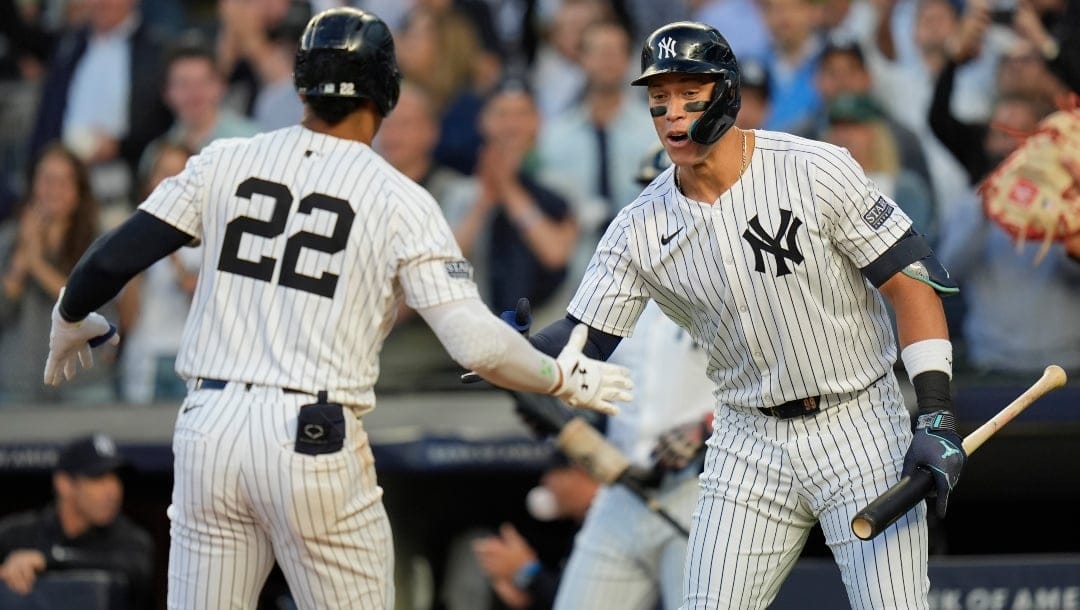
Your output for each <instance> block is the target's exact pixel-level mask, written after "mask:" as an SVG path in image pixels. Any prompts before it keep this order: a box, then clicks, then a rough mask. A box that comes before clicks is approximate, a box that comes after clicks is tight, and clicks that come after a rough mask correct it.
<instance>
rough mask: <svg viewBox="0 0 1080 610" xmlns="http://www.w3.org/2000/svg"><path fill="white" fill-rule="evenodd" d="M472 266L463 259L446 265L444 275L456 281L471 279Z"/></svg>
mask: <svg viewBox="0 0 1080 610" xmlns="http://www.w3.org/2000/svg"><path fill="white" fill-rule="evenodd" d="M472 273H473V270H472V264H471V263H469V261H467V260H465V259H461V260H456V261H450V262H448V263H446V275H449V276H450V277H452V278H454V279H457V280H468V279H472Z"/></svg>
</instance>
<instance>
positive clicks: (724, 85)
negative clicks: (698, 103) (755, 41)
mask: <svg viewBox="0 0 1080 610" xmlns="http://www.w3.org/2000/svg"><path fill="white" fill-rule="evenodd" d="M732 77H734V78H735V79H738V78H739V74H738V73H737V72H736V73H735V74H732V73H731V72H729V71H727V70H724V71H722V72H721V73H720V78H719V79H717V81H716V85H715V86H714V87H713V93H712V101H710V102H709V105H708V107H706V108H705V112H704V113H702V115H701V116H699V117H698V118H697V120H695V121H694V122H693V124H691V125H690V131H689V136H690V139H691V140H693V141H694V142H697V143H698V144H712V143H713V142H716V141H717V140H719V139H720V136H722V135H724V133H725V132H727V130H729V129H731V126H732V125H734V124H735V117H736V116H737V115H738V114H739V106H740V105H741V101H742V100H741V98H740V96H739V83H737V82H732ZM688 106H689V104H688ZM687 110H690V108H687Z"/></svg>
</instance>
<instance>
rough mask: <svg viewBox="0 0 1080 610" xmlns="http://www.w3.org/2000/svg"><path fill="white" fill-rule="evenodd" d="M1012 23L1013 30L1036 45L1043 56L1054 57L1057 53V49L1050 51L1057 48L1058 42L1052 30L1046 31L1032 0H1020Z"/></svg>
mask: <svg viewBox="0 0 1080 610" xmlns="http://www.w3.org/2000/svg"><path fill="white" fill-rule="evenodd" d="M1012 25H1013V31H1015V32H1016V33H1017V34H1019V35H1020V36H1021V37H1023V38H1026V39H1027V40H1028V41H1029V42H1031V44H1033V45H1035V48H1037V49H1039V52H1040V53H1042V55H1043V57H1047V58H1048V59H1053V56H1054V55H1056V54H1057V53H1056V51H1055V52H1054V53H1050V50H1051V49H1056V47H1057V43H1056V42H1055V41H1054V37H1053V36H1051V35H1050V32H1048V31H1046V26H1044V25H1043V22H1042V19H1040V18H1039V13H1038V11H1036V10H1035V7H1033V6H1032V5H1031V2H1030V0H1018V2H1017V3H1016V15H1015V16H1014V17H1013V23H1012Z"/></svg>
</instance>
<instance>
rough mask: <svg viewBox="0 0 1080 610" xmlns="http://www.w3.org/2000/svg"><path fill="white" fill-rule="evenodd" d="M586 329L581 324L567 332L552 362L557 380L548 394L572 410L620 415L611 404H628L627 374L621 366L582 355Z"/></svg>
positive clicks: (629, 387)
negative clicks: (564, 345) (590, 410)
mask: <svg viewBox="0 0 1080 610" xmlns="http://www.w3.org/2000/svg"><path fill="white" fill-rule="evenodd" d="M588 334H589V330H588V327H587V326H585V325H584V324H579V325H577V326H576V327H575V328H574V330H573V332H571V333H570V340H569V341H568V342H567V343H566V347H564V348H563V349H562V351H561V352H559V357H558V358H556V360H555V366H556V367H557V368H558V373H559V380H558V381H557V382H556V383H555V386H554V387H553V388H552V389H551V394H554V395H555V396H558V397H559V398H561V399H563V400H565V401H566V403H567V404H569V405H570V406H571V407H579V408H584V409H592V410H593V411H599V412H601V413H605V414H607V415H615V414H617V413H618V412H619V408H618V407H616V406H615V405H614V404H612V403H614V402H629V401H630V400H631V399H632V398H633V395H632V394H631V393H630V390H631V389H632V388H633V386H634V384H633V382H631V381H630V371H629V370H627V369H626V368H624V367H621V366H617V365H614V364H608V363H606V362H601V361H599V360H593V359H592V358H588V357H586V356H585V355H584V354H582V353H581V350H582V348H584V347H585V340H586V339H587V338H588Z"/></svg>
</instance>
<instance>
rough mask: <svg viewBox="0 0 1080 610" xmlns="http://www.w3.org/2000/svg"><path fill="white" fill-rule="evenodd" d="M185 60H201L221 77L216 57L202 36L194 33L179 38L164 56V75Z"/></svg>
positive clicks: (187, 33)
mask: <svg viewBox="0 0 1080 610" xmlns="http://www.w3.org/2000/svg"><path fill="white" fill-rule="evenodd" d="M186 59H201V60H203V61H205V62H207V63H208V64H210V67H211V68H212V69H213V70H214V73H215V74H217V75H219V76H223V75H222V74H221V70H220V69H219V68H218V63H217V56H216V55H214V51H213V49H211V48H210V45H209V44H208V43H207V42H206V40H205V39H204V38H203V36H202V35H201V34H200V33H198V32H196V31H191V32H186V33H184V34H183V35H181V36H180V38H179V40H177V41H176V43H174V44H173V45H172V46H170V47H169V49H168V51H167V52H166V54H165V74H166V75H167V74H168V73H169V71H170V70H172V67H173V65H175V64H176V63H177V62H180V61H183V60H186Z"/></svg>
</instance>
